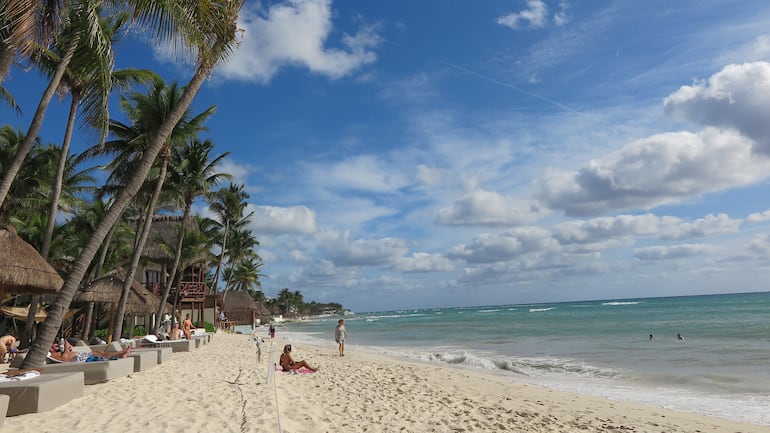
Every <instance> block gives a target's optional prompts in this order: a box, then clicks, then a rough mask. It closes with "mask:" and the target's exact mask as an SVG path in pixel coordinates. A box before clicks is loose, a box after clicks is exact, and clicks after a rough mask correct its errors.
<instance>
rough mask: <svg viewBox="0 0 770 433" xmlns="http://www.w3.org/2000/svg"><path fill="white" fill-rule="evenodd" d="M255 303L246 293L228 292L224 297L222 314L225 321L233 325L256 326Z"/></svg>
mask: <svg viewBox="0 0 770 433" xmlns="http://www.w3.org/2000/svg"><path fill="white" fill-rule="evenodd" d="M257 309H258V307H257V302H256V301H254V298H252V297H251V295H249V294H248V293H246V292H228V293H227V295H226V296H225V297H224V312H225V316H227V320H228V321H230V322H234V323H235V325H236V326H237V325H249V326H251V327H254V326H255V325H256V324H257Z"/></svg>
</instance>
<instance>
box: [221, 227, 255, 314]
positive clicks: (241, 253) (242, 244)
mask: <svg viewBox="0 0 770 433" xmlns="http://www.w3.org/2000/svg"><path fill="white" fill-rule="evenodd" d="M257 246H259V241H257V239H256V238H255V237H254V236H253V235H252V234H251V230H249V228H248V227H243V228H241V229H239V230H233V231H232V233H231V238H230V246H229V247H228V249H227V250H226V252H227V262H228V263H227V264H228V269H227V271H226V272H225V274H226V275H225V289H224V291H223V292H224V294H223V295H222V298H223V299H224V298H225V297H226V296H227V291H228V290H229V289H230V286H231V285H232V279H233V278H234V277H235V271H234V270H235V268H236V267H237V266H239V265H240V263H241V262H242V261H244V260H246V261H249V260H255V261H259V262H261V261H262V259H261V258H260V257H259V256H258V255H257V254H256V253H255V252H254V248H255V247H257Z"/></svg>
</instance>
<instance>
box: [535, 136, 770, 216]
mask: <svg viewBox="0 0 770 433" xmlns="http://www.w3.org/2000/svg"><path fill="white" fill-rule="evenodd" d="M769 123H770V122H769ZM767 174H768V172H767V161H766V160H762V159H759V158H756V157H755V155H752V152H751V141H750V140H748V139H746V138H745V137H743V136H741V135H739V134H737V133H735V132H732V131H720V130H716V129H713V128H708V129H706V130H704V131H701V132H699V133H690V132H672V133H665V134H658V135H654V136H652V137H649V138H644V139H641V140H638V141H635V142H633V143H631V144H629V145H627V146H625V147H623V148H622V149H620V150H618V151H616V152H613V153H611V154H609V155H607V156H605V157H602V158H600V159H596V160H592V161H590V163H589V164H588V165H587V166H585V167H583V168H581V169H579V170H578V171H576V172H571V173H570V172H564V171H558V170H551V171H550V172H549V173H548V174H547V175H546V177H544V178H543V179H541V180H540V181H538V188H539V191H538V193H537V196H538V198H539V199H540V200H541V201H542V202H543V203H545V204H547V205H549V206H551V207H553V208H556V209H562V210H564V212H565V213H566V214H567V215H570V216H587V215H597V214H602V213H606V212H613V211H618V210H623V209H650V208H654V207H656V206H660V205H664V204H671V203H677V202H679V201H681V200H684V199H690V198H693V197H697V196H699V195H702V194H705V193H709V192H715V191H721V190H725V189H729V188H734V187H739V186H746V185H751V184H753V183H756V182H758V181H760V180H762V179H764V178H765V177H766V176H767Z"/></svg>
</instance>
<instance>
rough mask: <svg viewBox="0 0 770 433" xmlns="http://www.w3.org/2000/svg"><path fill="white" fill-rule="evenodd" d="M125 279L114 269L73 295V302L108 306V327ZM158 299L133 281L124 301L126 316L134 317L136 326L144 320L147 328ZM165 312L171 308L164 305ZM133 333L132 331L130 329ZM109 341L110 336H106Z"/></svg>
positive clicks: (119, 269) (156, 309)
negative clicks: (139, 320) (140, 319)
mask: <svg viewBox="0 0 770 433" xmlns="http://www.w3.org/2000/svg"><path fill="white" fill-rule="evenodd" d="M125 279H126V272H125V271H124V270H123V269H121V268H118V269H114V270H112V271H110V272H108V273H106V274H105V275H103V276H101V277H99V278H97V279H95V280H93V281H92V282H91V284H89V285H88V286H87V287H86V288H85V289H83V290H82V291H79V292H78V293H77V294H76V295H75V299H74V300H75V301H79V302H98V303H107V304H110V327H109V329H110V330H112V324H113V322H114V319H115V318H114V314H115V306H116V304H117V303H118V301H119V300H120V294H121V293H122V291H123V284H124V282H125ZM159 305H160V298H159V297H158V296H157V295H155V294H153V293H150V291H148V290H147V289H145V288H144V286H142V285H141V284H140V283H139V282H138V281H136V280H134V282H133V283H132V284H131V290H130V291H129V293H128V299H127V300H126V310H125V312H126V314H127V315H131V316H134V320H133V324H134V326H136V325H137V324H138V319H139V318H140V317H141V318H142V319H144V321H143V323H142V324H143V325H144V326H145V329H150V328H151V327H150V328H148V327H147V320H146V319H147V318H149V319H150V321H152V319H153V317H154V316H155V313H156V312H157V311H158V306H159ZM165 311H167V312H170V311H171V306H170V305H168V304H166V307H165ZM132 331H133V329H132ZM108 339H109V340H111V339H112V336H108Z"/></svg>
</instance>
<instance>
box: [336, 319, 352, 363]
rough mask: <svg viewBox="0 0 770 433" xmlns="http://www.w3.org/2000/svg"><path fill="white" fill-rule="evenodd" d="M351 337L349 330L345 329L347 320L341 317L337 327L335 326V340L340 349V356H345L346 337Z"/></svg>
mask: <svg viewBox="0 0 770 433" xmlns="http://www.w3.org/2000/svg"><path fill="white" fill-rule="evenodd" d="M346 337H350V335H349V334H348V331H347V330H346V329H345V320H344V319H340V320H339V322H337V327H336V328H334V341H336V342H337V344H338V345H339V349H340V356H345V338H346Z"/></svg>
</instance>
